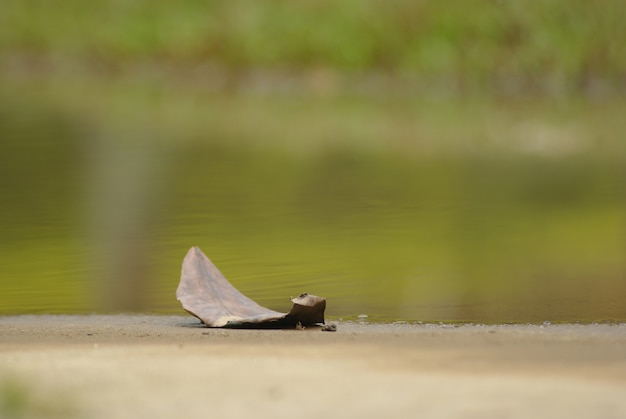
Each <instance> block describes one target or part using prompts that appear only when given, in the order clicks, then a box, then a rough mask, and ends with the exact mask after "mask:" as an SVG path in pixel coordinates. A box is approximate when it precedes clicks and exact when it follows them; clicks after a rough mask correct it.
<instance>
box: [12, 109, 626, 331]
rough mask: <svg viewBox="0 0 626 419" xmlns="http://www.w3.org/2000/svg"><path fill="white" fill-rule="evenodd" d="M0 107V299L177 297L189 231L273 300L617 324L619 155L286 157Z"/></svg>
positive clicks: (470, 317) (112, 305) (623, 313)
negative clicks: (309, 298)
mask: <svg viewBox="0 0 626 419" xmlns="http://www.w3.org/2000/svg"><path fill="white" fill-rule="evenodd" d="M342 106H343V105H342ZM342 111H344V113H345V115H349V113H347V112H345V109H342ZM355 112H357V114H358V112H359V110H358V109H357V110H356V111H355ZM0 117H1V118H2V119H1V121H2V122H1V124H0V127H1V128H2V131H3V132H4V133H5V135H6V137H5V138H9V139H10V140H9V141H3V142H2V145H1V146H0V147H1V150H0V151H1V153H0V159H2V161H1V163H2V164H1V166H0V167H1V168H0V170H1V171H2V176H1V178H2V184H1V193H2V200H3V205H2V209H1V210H0V211H1V213H0V214H1V220H0V223H1V225H2V231H3V238H2V241H1V242H0V249H1V250H2V255H3V258H2V259H3V263H2V267H1V268H0V275H1V277H2V284H1V285H0V294H1V295H2V297H0V299H1V300H0V301H1V303H0V313H2V314H7V313H31V312H90V311H94V310H95V311H111V310H115V311H118V310H143V311H154V312H180V311H181V310H180V306H179V304H178V302H177V301H176V300H175V297H174V291H175V288H176V286H177V283H178V277H179V273H180V263H181V262H182V258H183V256H184V254H185V253H186V251H187V249H188V248H189V247H190V246H192V245H198V246H200V247H201V248H202V250H203V251H204V252H205V253H206V254H207V255H208V256H209V257H210V258H211V259H212V260H213V262H214V263H215V264H216V265H217V266H218V267H219V268H220V269H221V270H222V272H223V273H224V274H225V275H226V277H227V278H229V279H230V280H231V282H233V284H234V285H235V286H236V287H238V288H239V289H240V290H241V291H242V292H244V293H245V294H247V295H248V296H250V297H251V298H253V299H255V300H257V301H258V302H259V303H261V304H263V305H267V306H269V307H271V308H273V309H277V310H286V309H287V308H288V306H289V302H288V297H289V296H291V295H296V294H299V293H301V292H305V291H306V292H310V293H314V294H318V295H323V296H325V297H327V298H328V300H329V305H328V310H327V313H328V315H330V316H337V317H348V318H349V317H354V316H356V315H358V314H361V313H365V314H368V315H369V316H370V319H375V320H376V319H380V320H399V319H403V320H443V321H480V322H506V321H514V322H525V321H543V320H551V321H578V320H580V321H595V320H626V308H625V306H624V304H623V301H624V298H625V297H626V283H625V281H626V280H625V276H624V274H625V270H624V250H625V246H624V240H625V237H624V231H625V230H624V196H623V179H624V165H623V164H622V161H621V159H620V158H619V156H614V155H613V156H612V155H610V153H609V154H607V153H604V154H603V153H601V152H589V153H573V154H571V155H567V156H566V157H559V158H555V157H554V156H551V155H549V154H550V153H552V152H553V151H550V150H548V151H547V152H546V153H548V155H546V154H545V153H543V154H542V153H530V152H529V153H505V152H480V153H472V152H471V150H470V151H468V150H460V151H458V152H447V153H424V154H423V155H422V154H420V153H403V152H401V151H400V152H398V151H393V150H385V151H384V152H383V151H381V150H377V149H372V148H371V147H368V146H363V147H359V146H358V144H356V145H355V144H354V143H353V142H351V141H346V142H342V141H338V142H337V143H336V145H332V142H331V143H329V144H326V145H325V146H324V147H320V149H319V150H316V151H315V152H311V151H307V152H304V153H293V152H292V151H290V147H289V145H285V147H283V148H282V149H281V147H266V148H264V147H259V146H250V145H249V144H248V145H246V143H245V141H242V140H241V139H240V138H237V137H236V135H237V130H234V131H233V132H234V134H233V132H230V133H229V132H227V131H219V130H217V133H211V132H208V133H207V132H201V131H195V132H186V133H184V136H186V137H189V138H187V139H186V140H185V141H182V140H180V139H178V138H169V135H170V134H168V136H166V138H165V139H158V138H155V135H154V132H156V131H151V130H150V129H149V128H148V127H144V129H142V130H138V131H134V130H132V129H131V130H125V129H118V130H116V129H113V128H112V129H101V128H98V129H91V128H85V127H82V125H81V124H76V123H75V122H74V123H73V122H71V121H66V119H64V118H63V117H59V116H58V115H54V114H51V113H49V111H48V110H45V111H41V112H36V111H33V114H27V113H25V112H24V111H23V110H20V111H12V110H9V109H3V110H2V114H1V115H0ZM353 117H354V116H344V118H353ZM357 120H358V118H357ZM365 120H366V118H364V119H363V121H364V122H365ZM64 121H65V122H64ZM312 125H315V121H314V122H313V123H312ZM366 125H367V123H366ZM335 128H337V132H333V135H337V136H341V135H342V134H345V132H344V131H345V127H343V128H342V126H341V125H339V126H335ZM260 129H261V131H260V132H259V135H261V136H262V135H269V134H268V132H270V133H271V129H269V128H267V127H261V128H260ZM263 129H265V131H263ZM312 129H314V128H312ZM342 130H344V131H342ZM244 131H245V130H244ZM356 132H358V130H357V131H356ZM394 132H395V131H394V130H393V129H392V130H390V131H389V132H385V131H384V130H383V134H385V133H386V134H393V133H394ZM352 134H354V132H353V131H350V132H348V134H346V135H352ZM458 134H459V135H460V131H459V133H458ZM238 135H242V136H245V135H248V134H247V133H244V134H242V133H241V132H239V134H238ZM318 135H320V134H319V133H318ZM530 137H531V136H529V138H530ZM533 138H534V137H533ZM531 145H532V144H531ZM531 145H529V146H528V147H531ZM532 147H542V145H541V144H539V143H537V144H535V145H532Z"/></svg>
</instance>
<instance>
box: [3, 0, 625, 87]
mask: <svg viewBox="0 0 626 419" xmlns="http://www.w3.org/2000/svg"><path fill="white" fill-rule="evenodd" d="M0 16H1V17H0V19H1V20H0V23H1V25H0V51H2V54H3V55H5V58H7V57H8V61H9V62H10V63H13V64H16V63H19V66H20V67H33V66H35V67H36V66H38V65H41V62H44V63H46V65H51V66H57V67H64V66H65V67H64V68H67V66H70V68H74V69H75V68H76V67H77V66H78V67H81V66H82V67H87V68H89V69H91V71H96V72H105V73H107V72H109V73H113V74H115V73H116V72H119V71H125V70H127V69H128V68H129V67H136V66H145V65H148V66H151V65H154V63H159V64H161V65H170V66H173V67H175V68H177V69H178V71H183V72H190V71H191V69H195V70H196V71H203V72H204V73H205V74H206V73H210V72H214V73H216V72H217V73H219V74H220V75H221V77H222V78H224V79H225V80H224V83H226V84H228V83H231V82H233V80H234V82H237V81H239V79H240V78H241V77H242V75H243V74H247V73H249V72H250V71H255V72H258V71H283V72H288V73H289V72H296V73H306V74H308V75H309V76H311V78H312V79H313V83H317V84H325V85H328V84H330V85H332V86H333V88H340V87H342V86H344V87H345V86H346V85H349V84H351V83H353V80H354V77H355V76H357V75H359V74H360V75H363V74H369V75H372V74H375V75H379V76H382V77H383V78H384V76H389V77H391V78H392V80H394V81H395V82H396V83H397V84H399V85H400V86H404V88H406V86H410V85H411V84H417V85H419V86H421V87H422V88H423V89H426V90H428V89H432V88H436V90H437V91H438V92H439V93H441V92H443V93H448V94H455V95H456V94H484V93H488V94H505V95H517V94H521V93H523V94H526V95H528V94H530V93H533V92H535V93H541V94H563V93H581V92H582V93H585V94H590V95H613V94H615V93H616V91H618V92H619V93H620V94H623V93H624V89H625V84H626V50H625V47H624V43H623V42H621V40H622V39H626V25H624V24H623V21H624V17H625V16H626V6H625V5H624V3H623V2H622V1H619V0H602V1H601V2H600V3H590V2H587V1H584V0H570V1H562V0H561V1H552V0H538V1H532V2H530V1H523V0H508V1H497V0H471V1H453V2H445V3H441V2H436V1H410V0H392V1H388V0H387V1H383V0H365V1H356V0H347V1H331V0H321V1H316V2H309V1H283V0H280V1H270V2H256V1H252V0H235V1H229V2H218V1H198V0H182V1H179V2H177V3H176V5H172V4H171V3H169V2H166V1H158V0H157V1H146V0H137V1H133V2H131V3H127V2H122V1H119V0H101V1H96V2H90V3H85V2H83V1H80V0H64V1H61V2H55V3H54V4H52V3H50V2H48V1H45V0H21V1H17V0H6V1H4V2H3V5H2V14H1V15H0ZM398 81H399V83H398Z"/></svg>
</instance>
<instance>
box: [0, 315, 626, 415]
mask: <svg viewBox="0 0 626 419" xmlns="http://www.w3.org/2000/svg"><path fill="white" fill-rule="evenodd" d="M11 415H13V417H64V418H67V417H81V418H82V417H86V418H171V417H187V418H207V417H216V418H217V417H219V418H225V417H226V418H231V417H232V418H239V417H261V418H294V417H296V418H320V417H337V418H339V417H341V418H346V417H358V418H380V417H398V418H406V417H428V418H450V417H453V418H529V417H542V418H544V417H545V418H568V419H569V418H590V417H594V418H595V417H601V418H624V417H626V325H546V326H536V325H504V326H485V325H467V326H459V327H452V326H445V325H406V324H387V325H376V324H360V323H347V322H340V323H338V330H337V332H321V331H320V330H319V329H317V328H308V329H306V330H222V329H207V328H203V327H199V323H198V322H197V321H196V320H195V319H194V318H193V317H191V316H142V315H116V316H8V317H0V417H3V418H4V417H11ZM19 415H22V416H19Z"/></svg>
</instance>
